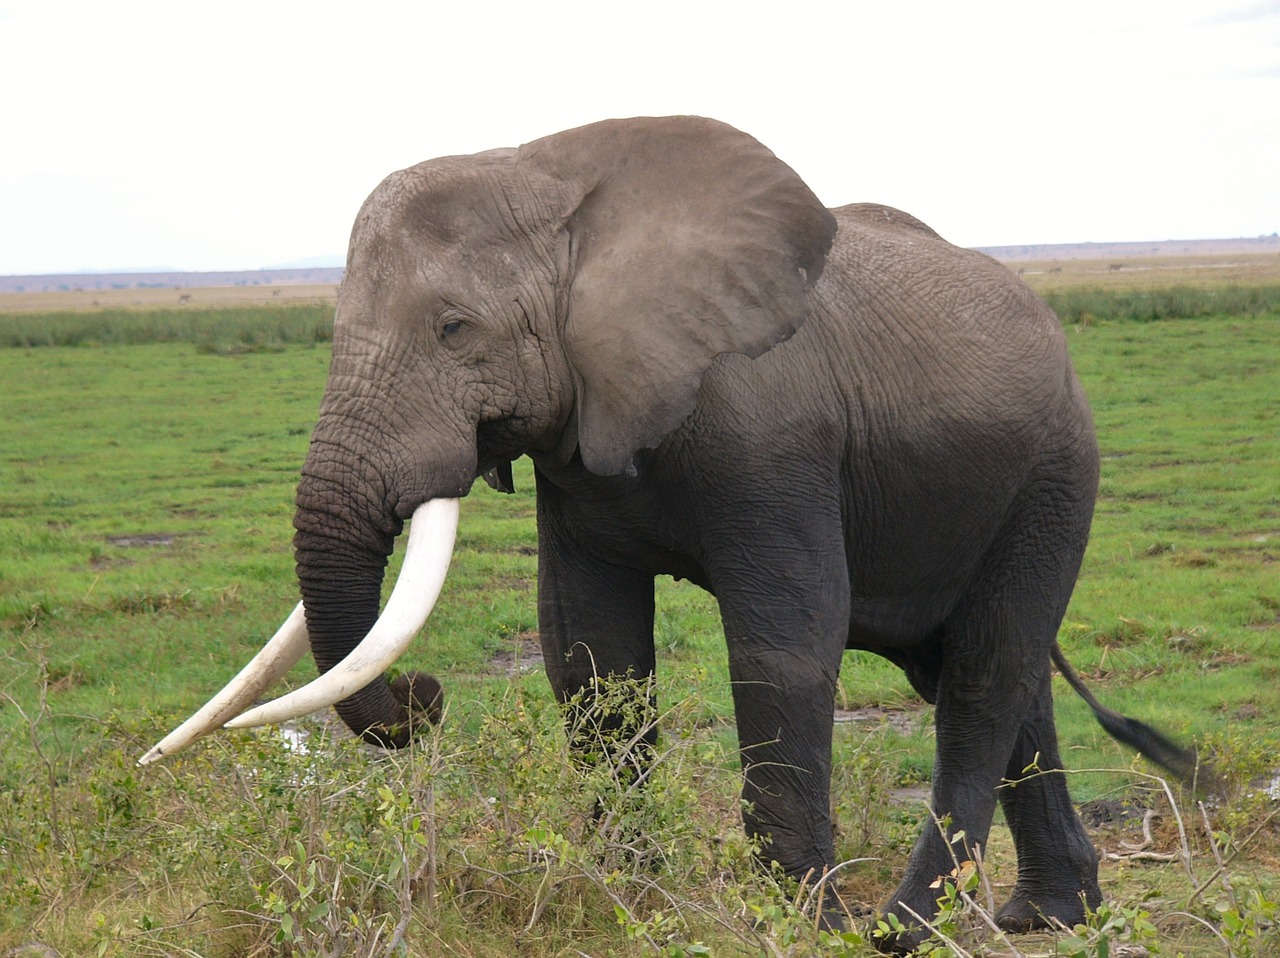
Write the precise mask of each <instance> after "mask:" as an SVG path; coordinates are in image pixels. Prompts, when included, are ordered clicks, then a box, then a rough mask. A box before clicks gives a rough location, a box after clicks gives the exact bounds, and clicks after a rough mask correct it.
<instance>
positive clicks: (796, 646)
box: [716, 517, 849, 927]
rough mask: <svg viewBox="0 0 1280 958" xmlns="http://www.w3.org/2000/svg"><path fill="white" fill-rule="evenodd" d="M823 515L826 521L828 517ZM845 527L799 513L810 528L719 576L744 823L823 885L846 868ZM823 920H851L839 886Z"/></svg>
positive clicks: (776, 857) (830, 889)
mask: <svg viewBox="0 0 1280 958" xmlns="http://www.w3.org/2000/svg"><path fill="white" fill-rule="evenodd" d="M819 518H820V517H819ZM838 528H839V526H838V523H827V524H824V523H822V522H814V523H812V524H809V525H807V526H806V524H805V523H804V522H803V521H801V520H797V521H795V522H792V523H790V524H789V533H790V535H791V536H793V537H794V536H796V535H798V534H799V533H801V532H804V533H806V534H807V541H806V542H804V543H802V544H799V545H797V544H795V543H788V546H789V548H786V549H781V548H779V549H772V550H771V549H770V548H769V547H768V546H767V544H766V545H764V546H762V547H761V548H760V549H759V550H758V552H757V555H756V556H755V558H757V559H762V558H763V559H770V560H775V561H762V562H760V563H759V564H757V565H753V566H752V568H751V569H749V570H739V569H734V570H733V572H732V574H724V575H721V577H720V578H719V579H718V580H717V582H716V591H717V595H718V598H719V602H720V610H721V617H722V619H723V622H724V629H725V637H726V639H727V641H728V644H729V673H730V678H731V680H732V683H733V700H734V712H735V714H736V717H737V723H738V743H739V748H740V751H741V759H742V767H743V787H742V798H743V803H744V807H743V824H744V825H745V827H746V831H747V834H748V835H749V836H752V837H753V838H755V839H756V840H758V841H759V843H760V854H761V856H762V858H763V859H765V860H766V861H771V862H776V863H777V864H778V865H780V866H781V867H782V870H783V871H784V872H785V873H786V875H787V876H789V877H790V878H793V879H795V880H798V881H802V882H809V883H814V882H817V881H819V880H822V879H823V878H824V876H825V875H826V873H827V871H828V870H829V869H830V868H831V867H833V866H834V864H835V860H836V859H835V849H834V845H833V841H832V828H831V798H830V792H831V737H832V734H831V733H832V718H833V715H832V713H833V709H834V704H835V688H836V680H837V678H838V676H839V672H840V661H841V656H842V654H843V651H844V644H845V639H846V637H847V634H848V628H849V584H848V572H847V568H846V566H845V561H844V554H843V549H842V544H841V543H840V542H839V541H838V536H837V535H836V530H838ZM823 888H824V891H823V895H822V898H821V901H822V905H821V912H822V914H821V917H822V919H823V921H824V922H825V923H826V924H827V925H829V926H834V927H838V926H840V925H842V924H843V919H842V909H841V907H840V904H839V900H838V898H837V896H836V890H835V887H834V884H833V883H824V885H823Z"/></svg>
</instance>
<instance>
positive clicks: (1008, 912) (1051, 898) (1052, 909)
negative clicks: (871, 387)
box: [996, 886, 1102, 934]
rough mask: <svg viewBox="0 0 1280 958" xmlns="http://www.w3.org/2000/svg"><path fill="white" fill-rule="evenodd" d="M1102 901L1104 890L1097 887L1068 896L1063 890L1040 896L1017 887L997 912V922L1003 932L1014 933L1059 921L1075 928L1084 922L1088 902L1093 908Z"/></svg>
mask: <svg viewBox="0 0 1280 958" xmlns="http://www.w3.org/2000/svg"><path fill="white" fill-rule="evenodd" d="M1101 903H1102V893H1101V892H1100V891H1099V890H1098V889H1097V887H1096V886H1095V887H1094V888H1092V889H1089V890H1086V891H1078V892H1076V893H1075V894H1068V895H1064V894H1063V893H1062V892H1057V893H1050V894H1045V895H1037V894H1035V893H1033V892H1030V891H1026V890H1024V889H1021V888H1015V889H1014V891H1013V897H1012V898H1010V899H1009V900H1008V901H1007V902H1005V903H1004V905H1003V906H1002V907H1001V909H1000V910H999V911H998V912H996V924H997V925H998V926H999V927H1000V929H1001V930H1002V931H1007V932H1013V933H1015V934H1022V933H1024V932H1028V931H1034V930H1036V929H1037V928H1051V927H1053V926H1055V925H1058V924H1061V925H1064V926H1065V927H1067V928H1073V927H1075V926H1076V925H1080V924H1083V923H1084V921H1085V910H1086V909H1085V906H1086V905H1087V906H1088V907H1089V908H1091V909H1092V908H1097V907H1098V905H1099V904H1101Z"/></svg>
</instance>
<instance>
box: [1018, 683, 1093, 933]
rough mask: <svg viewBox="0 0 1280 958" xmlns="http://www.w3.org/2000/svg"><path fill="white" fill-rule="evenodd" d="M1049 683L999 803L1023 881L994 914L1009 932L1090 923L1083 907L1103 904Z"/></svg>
mask: <svg viewBox="0 0 1280 958" xmlns="http://www.w3.org/2000/svg"><path fill="white" fill-rule="evenodd" d="M1061 769H1062V759H1061V757H1060V756H1059V754H1058V737H1057V733H1056V731H1055V730H1054V725H1053V698H1052V694H1051V691H1050V683H1049V680H1048V678H1047V677H1046V678H1045V679H1044V680H1043V681H1041V683H1040V685H1039V687H1038V688H1037V689H1036V694H1035V697H1034V699H1033V701H1032V706H1031V709H1030V710H1029V711H1028V712H1027V715H1026V716H1025V717H1024V718H1023V720H1022V724H1021V726H1020V727H1019V729H1018V738H1017V742H1016V743H1015V745H1014V750H1013V755H1012V756H1011V757H1010V759H1009V767H1008V769H1007V770H1006V772H1005V780H1006V783H1005V784H1004V785H1002V786H1001V788H1000V804H1001V806H1002V807H1003V808H1004V814H1005V819H1006V820H1007V821H1008V823H1009V830H1010V831H1011V832H1012V833H1013V842H1014V846H1015V848H1016V849H1017V854H1018V881H1017V884H1016V885H1015V887H1014V889H1013V894H1012V895H1011V896H1010V898H1009V901H1008V902H1006V903H1005V905H1004V906H1003V907H1002V908H1001V909H1000V911H999V912H998V914H997V915H996V921H997V922H998V923H999V925H1000V927H1001V928H1003V929H1004V930H1006V931H1015V932H1021V931H1030V930H1032V929H1033V928H1044V927H1048V926H1049V925H1050V923H1051V921H1052V920H1056V921H1060V922H1062V923H1063V924H1065V925H1066V926H1068V927H1071V926H1073V925H1075V924H1078V923H1080V922H1082V921H1084V918H1085V907H1086V906H1087V907H1088V908H1097V907H1098V905H1099V904H1100V903H1101V901H1102V893H1101V891H1100V889H1099V888H1098V855H1097V853H1096V852H1095V851H1094V848H1093V844H1092V842H1090V840H1089V836H1088V835H1087V833H1086V832H1085V830H1084V825H1083V824H1081V822H1080V817H1079V816H1078V815H1077V814H1076V811H1075V808H1074V807H1073V806H1072V803H1071V796H1070V795H1069V794H1068V790H1067V779H1066V775H1065V774H1064V773H1063V772H1062V771H1061Z"/></svg>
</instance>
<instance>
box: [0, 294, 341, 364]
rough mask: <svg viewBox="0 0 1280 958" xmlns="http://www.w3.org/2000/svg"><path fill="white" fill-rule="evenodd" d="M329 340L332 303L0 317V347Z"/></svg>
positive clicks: (215, 346)
mask: <svg viewBox="0 0 1280 958" xmlns="http://www.w3.org/2000/svg"><path fill="white" fill-rule="evenodd" d="M332 339H333V306H332V304H321V303H301V304H290V305H287V306H257V307H228V308H225V309H208V310H191V309H185V310H183V309H148V310H131V309H104V310H98V311H95V312H70V311H64V312H50V313H7V314H5V313H0V348H8V349H34V348H39V347H48V346H135V345H139V344H142V343H193V344H195V346H196V347H197V349H199V350H201V351H202V352H211V353H224V352H252V351H258V350H263V349H271V348H276V347H280V346H285V345H289V344H295V343H297V344H308V343H327V342H329V341H331V340H332Z"/></svg>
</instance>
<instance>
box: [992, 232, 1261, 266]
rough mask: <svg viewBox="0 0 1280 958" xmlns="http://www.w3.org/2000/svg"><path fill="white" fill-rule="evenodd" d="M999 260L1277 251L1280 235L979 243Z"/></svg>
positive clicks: (1205, 254) (1202, 254)
mask: <svg viewBox="0 0 1280 958" xmlns="http://www.w3.org/2000/svg"><path fill="white" fill-rule="evenodd" d="M977 249H978V252H980V253H986V254H987V255H988V256H990V257H991V258H992V259H998V260H1000V262H1002V263H1017V262H1025V261H1029V260H1052V259H1124V258H1126V257H1133V256H1221V255H1223V254H1231V253H1280V235H1278V234H1276V233H1272V234H1271V235H1270V236H1257V237H1254V238H1252V239H1248V238H1242V239H1200V240H1160V241H1158V242H1151V243H1050V244H1046V245H1041V246H980V247H978V248H977Z"/></svg>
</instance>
